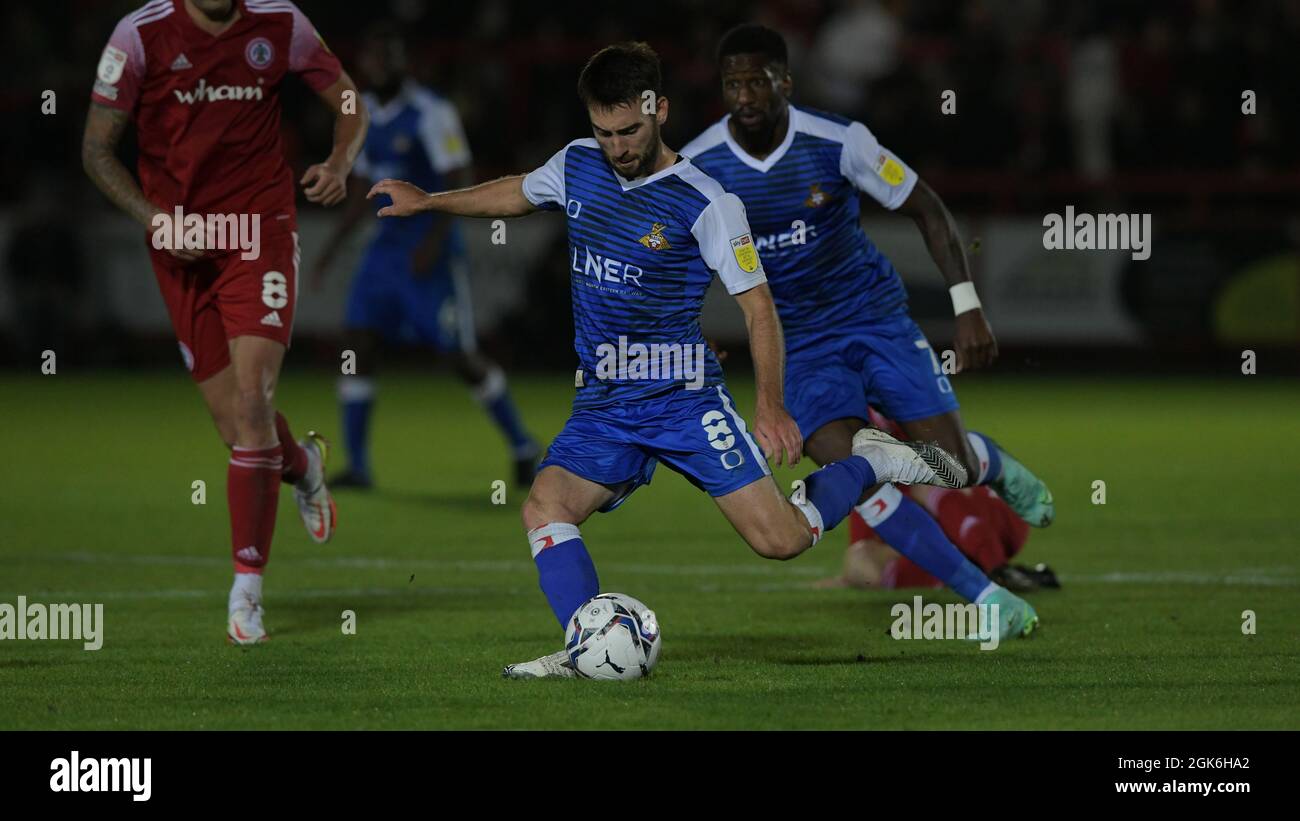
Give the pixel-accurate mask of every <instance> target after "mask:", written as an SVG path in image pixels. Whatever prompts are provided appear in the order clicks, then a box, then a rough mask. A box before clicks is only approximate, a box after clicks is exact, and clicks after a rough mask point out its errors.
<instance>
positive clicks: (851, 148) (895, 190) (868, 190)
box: [840, 123, 916, 211]
mask: <svg viewBox="0 0 1300 821" xmlns="http://www.w3.org/2000/svg"><path fill="white" fill-rule="evenodd" d="M842 152H843V153H841V155H840V173H841V174H843V175H844V177H845V179H847V180H849V182H851V183H853V185H854V187H856V188H857V189H858V190H859V191H861V192H863V193H864V194H868V195H870V196H871V198H872V199H874V200H875V201H876V202H878V203H880V204H881V205H883V206H884V207H885V208H888V209H889V210H891V211H893V210H894V209H896V208H898V206H900V205H902V204H903V201H904V200H906V199H907V198H908V196H909V195H910V194H911V193H912V189H913V188H915V187H916V172H915V171H913V170H912V169H910V168H908V167H907V165H906V164H905V163H904V162H903V161H902V160H900V159H899V158H898V155H897V154H895V153H894V152H892V151H890V150H889V149H887V148H885V147H884V146H883V145H881V144H880V143H879V142H878V141H877V140H876V137H875V135H874V134H872V133H871V131H869V130H868V129H867V127H866V126H865V125H863V124H862V123H851V124H850V125H849V127H848V130H847V132H846V133H845V138H844V147H843V149H842Z"/></svg>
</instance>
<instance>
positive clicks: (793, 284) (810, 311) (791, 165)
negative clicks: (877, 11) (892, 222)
mask: <svg viewBox="0 0 1300 821" xmlns="http://www.w3.org/2000/svg"><path fill="white" fill-rule="evenodd" d="M728 119H729V117H724V118H723V119H722V120H720V121H719V122H717V123H715V124H714V125H712V126H710V127H709V128H708V129H707V130H706V131H704V133H702V134H700V136H698V137H696V138H695V139H694V140H692V141H691V142H690V143H689V144H688V145H687V146H686V147H685V148H683V149H682V153H683V154H685V155H687V156H688V157H690V158H691V162H693V163H694V164H695V166H696V167H698V168H699V169H701V170H702V171H704V172H705V173H706V174H708V175H709V176H711V177H713V178H714V179H715V180H717V181H718V182H719V183H721V184H722V186H723V188H725V189H726V190H727V191H730V192H732V193H734V194H736V195H738V196H739V197H740V199H741V200H742V201H743V202H744V204H745V209H746V211H747V213H748V215H749V222H750V225H751V226H752V227H753V229H754V239H755V242H756V244H757V246H758V251H759V253H760V254H761V255H762V257H763V266H764V268H765V269H766V270H767V275H768V277H769V279H770V282H769V286H770V287H771V289H772V296H773V299H774V301H775V302H776V306H777V311H778V312H779V313H780V315H781V324H782V326H783V327H784V329H785V336H786V347H787V350H788V351H791V352H796V351H799V350H802V349H806V348H809V347H813V346H816V345H817V344H819V343H824V342H827V341H828V340H832V339H834V337H835V335H836V334H835V332H836V329H837V328H840V329H842V328H843V327H845V325H846V323H857V324H860V323H862V322H863V321H864V320H865V321H870V320H873V319H882V318H885V317H891V316H897V315H900V314H904V313H906V311H907V292H906V290H905V289H904V288H903V283H902V280H901V279H900V278H899V276H898V272H897V271H896V270H894V266H893V264H892V263H891V262H890V261H889V259H888V258H887V257H885V255H884V254H882V253H881V252H880V251H879V249H877V248H876V246H875V245H874V244H873V243H872V242H871V240H870V239H868V238H867V235H866V234H865V233H864V232H863V230H862V226H861V225H860V223H859V216H860V215H859V209H858V193H859V192H865V193H866V194H869V195H870V196H871V197H872V198H873V199H875V200H876V201H877V202H879V203H880V204H881V205H883V206H884V207H885V208H888V209H891V210H892V209H895V208H897V207H898V206H899V205H901V204H902V203H903V201H904V200H906V199H907V197H908V195H909V194H911V192H912V188H913V187H914V186H915V185H916V174H915V173H914V172H913V171H912V170H911V169H910V168H908V167H907V166H906V165H905V164H904V163H903V161H902V160H900V159H899V158H898V157H897V156H896V155H894V154H893V153H892V152H890V151H888V150H887V149H885V148H884V147H882V146H881V145H880V143H879V142H877V141H876V138H875V137H874V136H873V135H872V134H871V132H870V131H869V130H867V127H866V126H864V125H863V124H862V123H859V122H852V121H850V120H846V119H844V118H842V117H836V116H833V115H830V114H823V113H821V112H817V111H810V110H808V109H799V108H795V107H794V106H790V127H789V129H787V131H786V135H785V139H784V140H783V141H782V143H781V145H779V146H778V147H777V149H776V150H775V151H773V152H772V153H771V154H770V155H769V156H768V157H767V158H765V159H763V160H757V159H755V158H754V157H752V156H750V155H749V154H747V153H745V151H744V149H742V148H741V147H740V146H739V145H738V144H737V143H736V141H735V140H734V138H732V136H731V134H730V132H729V131H728V129H727V120H728Z"/></svg>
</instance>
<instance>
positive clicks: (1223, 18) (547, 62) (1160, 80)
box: [0, 0, 1300, 207]
mask: <svg viewBox="0 0 1300 821" xmlns="http://www.w3.org/2000/svg"><path fill="white" fill-rule="evenodd" d="M138 5H140V3H139V2H138V0H127V1H126V2H112V1H111V0H54V1H53V2H13V3H4V4H3V5H0V21H2V22H0V32H2V34H0V36H2V37H3V38H4V41H5V49H4V51H5V54H6V55H7V56H8V58H9V59H10V65H11V66H13V67H14V70H11V71H9V72H6V73H5V74H4V76H3V77H0V107H2V108H3V111H4V118H5V121H6V123H7V124H8V126H9V127H8V128H6V129H5V134H4V137H3V139H4V141H5V146H4V150H3V151H0V163H2V164H3V166H2V171H3V173H0V201H3V202H7V203H13V202H15V201H20V200H23V199H25V198H27V197H28V196H29V195H30V190H31V186H33V185H35V184H43V183H46V182H48V179H47V176H48V175H55V176H58V175H69V174H71V175H72V176H74V177H75V176H76V171H77V164H76V162H75V158H76V157H77V155H78V141H79V139H80V132H81V125H82V121H83V120H82V117H83V116H84V115H83V113H82V112H83V111H84V107H85V105H86V100H87V96H88V93H89V87H90V83H91V81H92V78H93V74H94V70H95V66H96V64H97V60H98V57H99V54H100V51H101V50H102V48H103V45H104V43H105V41H106V40H107V38H108V35H109V33H110V32H111V30H112V28H113V25H114V23H115V22H116V20H117V19H118V17H120V16H121V15H122V14H124V13H126V12H129V11H130V10H132V9H133V8H135V7H137V6H138ZM299 6H300V7H301V8H302V9H303V10H304V12H305V13H306V14H307V15H308V16H309V17H310V18H311V19H312V20H313V22H315V23H316V25H317V28H318V29H319V30H320V32H321V34H322V35H323V36H324V37H325V39H326V41H327V42H328V43H329V44H330V45H331V47H332V48H333V49H334V50H335V51H336V52H337V53H338V54H339V55H340V56H341V57H342V58H343V60H344V62H345V65H346V64H347V63H349V62H350V58H351V56H352V55H353V53H354V51H355V48H356V46H357V44H358V40H359V36H360V34H361V33H362V32H363V31H364V29H365V27H366V25H367V24H368V23H369V22H371V21H373V20H376V19H379V18H381V17H383V16H385V15H387V16H389V17H391V18H393V19H396V20H397V21H399V22H400V23H401V24H402V25H403V26H404V27H405V29H406V30H407V31H408V32H409V34H410V41H411V46H412V53H413V55H414V65H413V68H414V70H415V73H416V75H417V76H419V77H420V78H421V79H423V80H425V81H426V82H429V83H431V84H432V85H433V86H434V87H435V88H437V89H439V90H441V91H442V92H443V93H445V94H447V95H448V96H450V97H451V98H452V99H453V100H455V101H456V103H457V104H458V105H459V107H460V110H461V113H462V116H463V118H464V120H465V123H466V128H467V130H468V133H469V135H470V137H471V141H472V143H473V149H474V153H475V156H476V160H477V163H478V167H479V171H480V173H481V174H485V175H493V174H501V173H508V172H513V171H518V170H525V169H528V168H531V167H533V166H534V165H536V164H537V163H538V162H540V161H541V160H544V159H545V157H546V156H548V155H549V154H550V152H551V151H553V150H554V148H555V147H556V146H558V145H562V144H563V143H565V142H567V141H568V140H570V139H573V138H574V137H575V136H579V135H581V134H583V133H585V130H586V123H585V118H584V113H583V111H582V109H581V107H580V106H579V105H578V103H577V100H576V97H575V96H574V93H573V87H574V83H575V80H576V77H577V73H578V70H579V68H580V67H581V65H582V62H583V61H584V60H585V58H586V57H587V56H588V55H589V54H590V53H591V52H592V51H594V50H595V49H596V48H598V47H600V46H602V45H604V44H607V43H610V42H613V41H616V40H621V39H627V38H644V39H646V40H647V41H649V42H650V43H651V44H652V45H654V46H655V47H656V48H657V49H658V50H659V51H660V53H661V55H662V56H663V58H664V66H665V75H666V76H665V81H666V86H667V92H668V94H669V96H670V98H671V100H672V101H673V103H675V105H674V107H673V113H672V121H671V123H670V127H669V139H670V141H674V140H675V141H676V143H677V144H678V145H680V144H684V143H685V142H686V141H687V140H689V139H690V138H691V137H692V136H694V135H695V134H696V133H698V132H699V130H700V129H701V128H703V127H704V126H706V125H707V124H709V123H710V122H711V121H712V120H713V119H714V118H716V117H717V116H720V114H721V113H722V112H721V108H720V102H719V99H718V93H717V92H718V81H717V71H716V66H715V62H714V59H713V54H714V49H715V47H716V43H717V41H718V38H719V36H720V35H721V33H722V32H723V31H725V30H726V29H727V28H728V27H729V26H731V25H733V24H734V23H736V22H740V21H742V20H758V21H760V22H764V23H766V24H768V25H771V26H773V27H775V28H777V29H778V30H780V31H782V32H783V33H785V35H786V37H787V39H788V42H789V44H790V48H791V64H792V65H791V69H792V72H793V74H794V78H795V88H796V99H797V100H798V101H799V102H801V103H803V104H805V105H810V106H813V107H820V108H825V109H827V110H830V111H835V112H839V113H843V114H844V115H847V116H852V117H855V118H859V119H861V120H863V121H864V122H866V123H867V124H868V125H869V126H870V127H871V128H872V129H873V130H874V131H875V132H876V134H877V136H879V137H880V139H881V140H882V142H883V143H884V144H886V145H890V146H893V147H894V148H895V150H897V151H898V152H899V153H900V154H901V155H902V156H903V157H904V158H905V159H907V160H909V161H910V162H911V163H912V164H913V165H914V166H916V167H917V168H919V169H920V170H921V171H922V173H924V174H925V175H927V176H929V177H934V176H936V175H938V176H943V175H945V174H949V173H951V174H954V175H957V174H959V173H960V172H995V173H997V174H998V178H999V179H1000V180H1001V181H1002V184H1004V185H1006V186H1008V187H1012V188H1014V187H1016V186H1018V185H1022V184H1030V183H1031V182H1032V179H1033V178H1034V177H1035V176H1039V175H1046V174H1061V173H1069V174H1074V175H1078V176H1080V177H1083V178H1085V179H1093V180H1095V179H1104V178H1106V177H1110V176H1116V175H1118V176H1123V175H1128V174H1132V173H1140V174H1149V173H1152V172H1159V171H1187V170H1192V171H1195V170H1206V171H1233V172H1238V173H1240V172H1252V171H1274V172H1277V171H1287V172H1294V171H1295V170H1296V169H1297V167H1298V166H1300V155H1298V154H1297V152H1295V150H1294V147H1295V146H1296V145H1300V106H1297V105H1295V102H1296V101H1297V100H1298V99H1300V94H1298V93H1297V92H1300V48H1297V44H1300V0H1233V1H1232V2H1229V1H1228V0H1150V1H1149V2H1143V1H1142V0H970V1H969V2H955V1H954V0H762V1H761V2H754V3H745V2H735V0H659V2H655V3H640V4H627V3H583V2H565V3H530V2H508V0H475V2H471V3H449V2H439V1H438V0H374V1H373V2H366V3H357V2H350V0H300V2H299ZM45 89H52V90H54V91H56V93H57V94H58V101H59V103H60V112H59V115H58V116H45V117H42V116H39V115H38V113H37V112H38V111H39V103H40V94H41V92H42V91H43V90H45ZM947 89H952V90H955V91H956V92H957V97H956V105H957V115H958V116H955V117H950V116H945V115H944V114H941V113H940V100H941V94H942V93H943V91H944V90H947ZM1245 89H1250V90H1253V91H1255V92H1256V94H1257V97H1258V103H1257V105H1258V113H1257V114H1256V115H1255V116H1253V117H1249V118H1242V117H1240V116H1238V115H1239V114H1240V109H1241V105H1242V99H1241V95H1242V92H1243V90H1245ZM295 91H299V92H300V90H295ZM287 96H288V99H287V105H286V109H285V117H284V125H283V127H284V131H285V135H286V142H287V145H288V147H289V149H290V151H291V152H293V153H294V154H295V156H297V155H299V154H302V153H303V152H306V153H307V154H308V155H310V156H313V157H314V156H316V155H317V154H320V153H321V152H322V151H323V150H324V147H325V146H326V144H327V142H326V141H327V140H328V129H327V128H322V127H321V125H322V124H323V123H325V122H327V119H326V117H327V114H326V113H325V112H324V111H323V110H320V109H319V108H318V107H317V106H316V105H314V102H313V101H312V100H311V99H310V96H309V95H306V94H305V93H294V92H292V91H291V92H290V93H289V94H288V95H287ZM299 162H305V158H304V159H300V160H299ZM73 182H74V183H75V184H76V185H78V186H83V182H82V181H81V180H80V179H75V180H74V181H73ZM994 204H997V203H994ZM1002 204H1003V205H1006V206H1008V207H1014V206H1015V205H1016V203H1015V201H1006V202H1004V203H1002Z"/></svg>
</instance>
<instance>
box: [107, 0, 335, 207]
mask: <svg viewBox="0 0 1300 821" xmlns="http://www.w3.org/2000/svg"><path fill="white" fill-rule="evenodd" d="M235 5H236V6H237V7H238V9H239V19H238V20H236V21H235V23H234V24H233V25H231V26H230V28H228V29H226V31H224V32H222V33H221V34H220V35H218V36H215V37H214V36H212V35H211V34H208V33H207V32H205V31H203V30H202V29H200V28H199V27H198V26H197V25H196V24H195V23H194V21H193V20H192V19H190V15H189V12H187V11H186V10H185V4H184V0H153V2H151V3H148V4H146V5H145V6H143V7H141V8H140V9H138V10H137V11H135V12H133V13H131V14H128V15H127V16H126V17H124V18H122V20H121V22H119V23H118V24H117V28H116V29H115V30H114V31H113V36H112V37H111V38H110V39H109V41H108V46H107V47H106V48H105V49H104V54H103V57H102V58H101V59H100V63H99V70H98V76H97V78H96V80H95V86H94V90H93V92H92V94H91V99H92V100H94V101H95V102H97V103H100V104H101V105H106V106H111V107H113V108H117V109H121V110H123V111H126V112H129V113H130V114H131V115H132V116H133V117H134V119H135V124H136V131H137V141H138V142H139V146H140V164H139V173H140V186H141V188H142V189H143V191H144V194H145V196H146V197H148V198H149V200H150V201H151V202H153V203H154V204H155V205H158V206H160V207H161V208H163V209H164V210H166V211H168V212H170V211H172V210H173V209H174V208H175V207H176V206H178V205H179V206H181V208H183V209H184V211H185V212H186V213H192V214H201V215H208V214H257V215H259V216H260V219H261V225H262V230H263V231H267V230H271V229H273V228H274V227H281V228H282V229H284V230H291V229H294V228H296V219H295V211H294V179H293V172H292V170H291V169H290V168H289V164H288V163H287V162H286V161H285V158H284V150H283V148H282V147H281V145H280V83H281V81H282V80H283V79H284V76H285V75H286V74H288V73H294V74H298V75H300V76H301V77H302V79H303V80H304V81H305V82H306V83H307V85H308V86H310V87H311V88H312V90H314V91H320V90H321V89H324V88H328V87H329V86H330V85H332V84H333V83H334V82H336V81H337V80H338V78H339V75H340V73H341V72H342V67H341V66H340V65H339V61H338V59H337V58H336V57H335V56H334V55H333V54H332V53H331V52H330V50H329V49H328V48H327V47H326V46H325V43H324V41H322V40H321V38H320V35H318V34H317V33H316V30H315V29H314V28H313V27H312V25H311V23H310V22H308V20H307V18H306V17H305V16H304V15H303V13H302V12H301V11H299V10H298V7H297V6H295V5H294V4H293V3H291V2H289V0H235Z"/></svg>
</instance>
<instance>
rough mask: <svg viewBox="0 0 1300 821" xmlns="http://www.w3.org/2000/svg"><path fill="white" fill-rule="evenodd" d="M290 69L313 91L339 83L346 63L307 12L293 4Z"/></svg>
mask: <svg viewBox="0 0 1300 821" xmlns="http://www.w3.org/2000/svg"><path fill="white" fill-rule="evenodd" d="M289 70H290V71H292V72H293V73H294V74H297V75H298V76H300V77H302V81H303V82H304V83H306V84H307V87H308V88H310V89H311V90H312V91H321V90H323V89H326V88H329V87H330V86H332V85H334V84H335V83H336V82H338V79H339V76H340V75H341V74H342V73H343V66H342V65H341V64H340V63H339V58H337V57H335V56H334V52H332V51H330V50H329V46H327V45H325V41H324V40H323V39H321V36H320V34H319V33H318V32H317V31H316V27H315V26H313V25H312V24H311V21H310V20H308V19H307V15H305V14H303V13H302V12H301V11H299V10H298V7H297V6H293V34H292V36H291V38H290V40H289Z"/></svg>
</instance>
